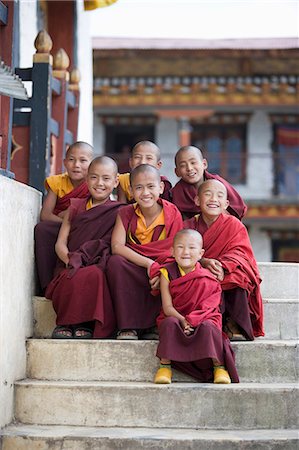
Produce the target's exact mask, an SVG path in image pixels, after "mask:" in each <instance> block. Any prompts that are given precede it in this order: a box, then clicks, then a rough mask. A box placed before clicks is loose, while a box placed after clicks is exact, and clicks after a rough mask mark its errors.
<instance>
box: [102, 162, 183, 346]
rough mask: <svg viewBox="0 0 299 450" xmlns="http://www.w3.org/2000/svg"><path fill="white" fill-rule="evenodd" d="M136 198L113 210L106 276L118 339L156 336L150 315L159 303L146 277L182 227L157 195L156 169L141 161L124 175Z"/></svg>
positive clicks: (160, 187) (166, 253)
mask: <svg viewBox="0 0 299 450" xmlns="http://www.w3.org/2000/svg"><path fill="white" fill-rule="evenodd" d="M130 183H131V190H132V195H133V197H134V199H135V201H136V203H134V204H133V205H127V206H126V207H124V208H122V209H121V210H120V211H119V214H118V216H117V219H116V223H115V227H114V230H113V233H112V239H111V248H112V254H113V256H112V257H111V258H110V259H109V262H108V266H107V278H108V282H109V287H110V292H111V296H112V298H113V302H114V309H115V314H116V319H117V326H118V329H119V332H118V339H138V336H139V335H140V334H142V333H144V336H143V337H144V338H145V339H154V338H156V339H157V337H158V336H157V333H156V332H155V330H154V328H155V322H156V317H157V315H158V314H159V311H160V308H161V298H160V296H159V295H157V296H153V295H152V293H153V292H152V293H151V291H156V290H157V289H158V287H159V276H155V277H151V268H152V265H153V264H154V262H155V261H158V262H162V261H165V260H166V259H167V258H168V257H169V256H170V247H171V242H172V238H173V236H174V235H175V233H176V232H177V231H178V230H180V229H181V228H182V218H181V214H180V212H179V211H178V209H177V208H176V206H175V205H173V204H172V203H169V202H167V201H166V200H162V199H160V198H159V196H160V194H161V193H162V191H163V184H162V182H161V178H160V174H159V171H158V170H157V169H156V168H155V167H153V166H151V165H149V164H141V165H139V166H138V167H136V168H135V169H134V170H133V171H132V173H131V175H130Z"/></svg>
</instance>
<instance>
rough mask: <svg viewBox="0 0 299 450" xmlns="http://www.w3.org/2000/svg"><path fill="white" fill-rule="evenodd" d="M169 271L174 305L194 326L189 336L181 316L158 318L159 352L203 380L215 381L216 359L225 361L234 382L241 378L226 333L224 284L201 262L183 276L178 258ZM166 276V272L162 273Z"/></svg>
mask: <svg viewBox="0 0 299 450" xmlns="http://www.w3.org/2000/svg"><path fill="white" fill-rule="evenodd" d="M164 267H165V268H166V269H167V271H168V275H169V291H170V294H171V297H172V301H173V306H174V308H175V309H176V310H177V311H178V312H179V313H180V314H182V315H183V316H184V317H185V318H186V320H187V321H188V322H189V323H190V324H191V325H192V326H193V327H194V333H193V334H192V335H190V336H187V335H186V334H185V333H184V331H183V329H182V327H181V325H180V322H179V320H178V319H177V318H174V317H166V316H165V315H164V313H163V311H162V312H161V313H160V315H159V317H158V318H157V324H158V330H159V345H158V348H157V356H158V357H159V358H160V359H161V358H165V359H169V360H171V361H172V365H173V366H174V367H175V368H177V369H179V370H181V371H182V372H185V373H187V374H188V375H191V376H193V377H194V378H196V379H198V380H199V381H204V382H210V381H213V361H212V360H213V359H215V360H217V361H218V362H219V363H220V364H221V365H225V367H226V368H227V370H228V372H229V374H230V377H231V379H232V381H233V382H238V381H239V378H238V374H237V370H236V366H235V358H234V353H233V350H232V348H231V345H230V342H229V340H228V338H227V336H226V335H225V334H224V333H222V320H221V319H222V317H221V313H220V302H221V287H220V284H219V282H218V281H217V280H216V279H215V277H213V276H212V274H211V273H210V272H209V271H208V270H206V269H203V268H202V267H201V266H200V264H199V263H197V265H196V267H195V270H194V271H193V272H190V273H188V274H186V275H185V276H181V274H180V271H179V268H178V265H177V263H176V262H172V263H169V264H166V265H165V266H164ZM162 276H163V275H162Z"/></svg>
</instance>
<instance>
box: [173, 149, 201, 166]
mask: <svg viewBox="0 0 299 450" xmlns="http://www.w3.org/2000/svg"><path fill="white" fill-rule="evenodd" d="M188 151H193V152H195V153H196V154H197V155H198V157H199V159H200V160H201V161H202V160H203V159H204V157H203V154H202V151H201V150H200V149H199V148H198V147H195V146H194V145H184V147H181V148H180V149H179V150H178V151H177V152H176V154H175V158H174V161H175V165H176V166H177V165H178V161H179V159H180V156H181V155H182V154H183V153H185V152H188Z"/></svg>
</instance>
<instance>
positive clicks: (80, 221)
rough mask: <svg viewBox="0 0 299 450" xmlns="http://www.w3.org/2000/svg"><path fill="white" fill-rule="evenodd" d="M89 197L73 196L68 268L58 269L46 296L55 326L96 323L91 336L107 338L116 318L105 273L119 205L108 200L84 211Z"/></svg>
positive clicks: (113, 328) (111, 331)
mask: <svg viewBox="0 0 299 450" xmlns="http://www.w3.org/2000/svg"><path fill="white" fill-rule="evenodd" d="M87 201H88V199H82V200H81V199H73V200H71V206H70V222H71V230H70V235H69V240H68V248H69V250H70V253H69V257H70V261H69V264H68V268H63V267H62V263H61V267H60V268H58V274H57V275H56V277H55V278H54V279H53V280H52V281H51V282H50V284H49V285H48V287H47V290H46V297H47V298H49V299H51V300H52V302H53V307H54V310H55V312H56V314H57V320H56V322H57V325H76V324H80V323H84V322H95V328H94V337H95V338H105V337H109V336H110V335H111V334H112V333H113V332H114V330H115V325H116V323H115V317H114V311H113V306H112V301H111V297H110V292H109V288H108V285H107V281H106V277H105V274H104V270H105V266H106V264H107V261H108V259H109V255H110V240H111V234H112V229H113V226H114V223H115V219H116V215H117V212H118V209H119V207H120V206H121V204H120V203H118V202H112V201H111V200H107V201H106V202H105V203H104V204H102V205H98V206H96V207H94V208H91V209H89V210H87V211H86V204H87Z"/></svg>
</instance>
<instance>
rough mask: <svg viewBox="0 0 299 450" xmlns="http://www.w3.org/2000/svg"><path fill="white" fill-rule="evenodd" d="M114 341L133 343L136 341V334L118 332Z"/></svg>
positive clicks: (132, 331)
mask: <svg viewBox="0 0 299 450" xmlns="http://www.w3.org/2000/svg"><path fill="white" fill-rule="evenodd" d="M124 333H126V334H124ZM128 333H129V334H128ZM116 339H118V340H120V341H135V340H138V333H137V331H136V330H119V331H118V332H117V335H116Z"/></svg>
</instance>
